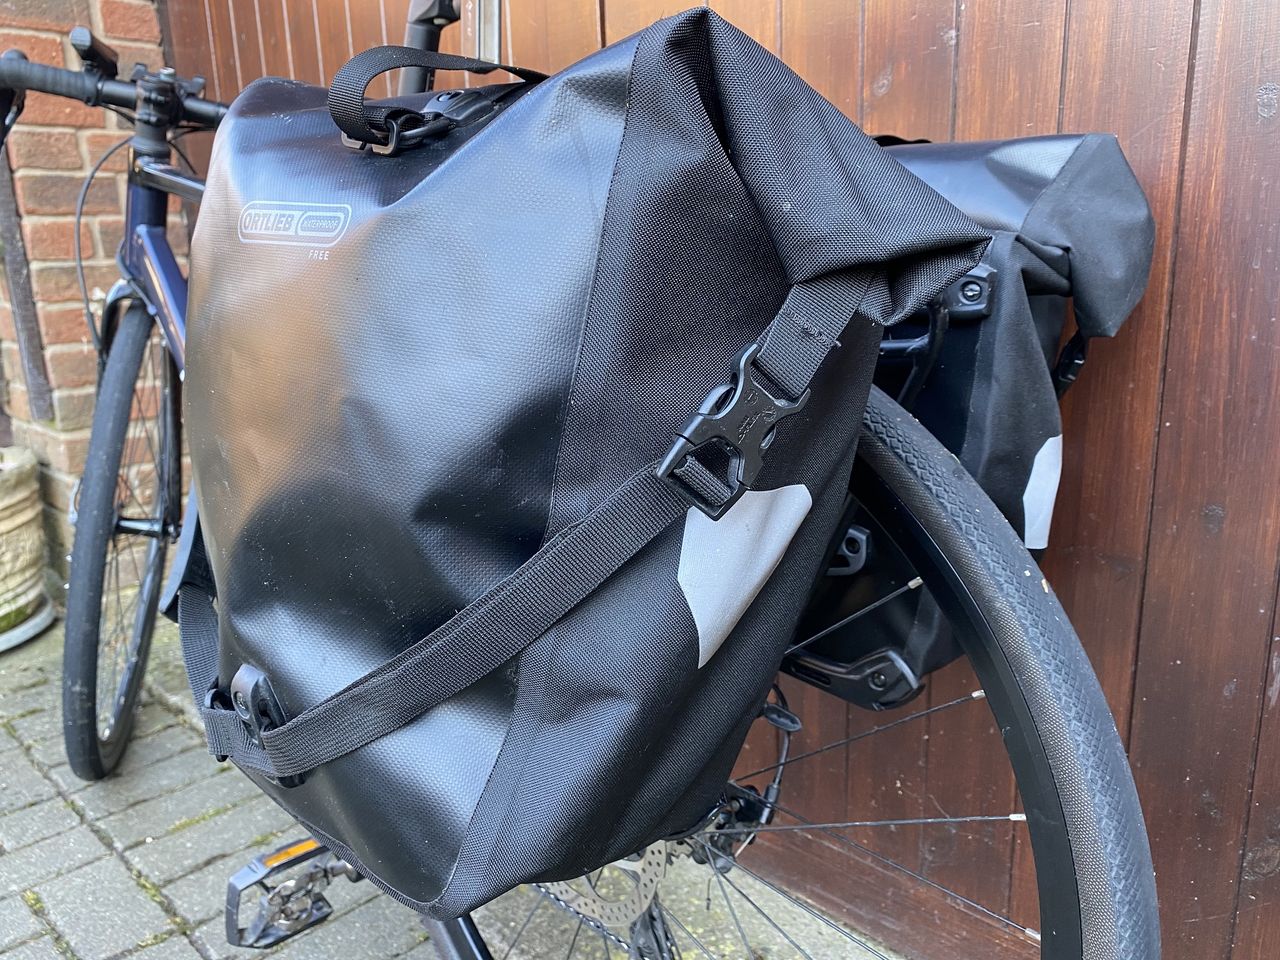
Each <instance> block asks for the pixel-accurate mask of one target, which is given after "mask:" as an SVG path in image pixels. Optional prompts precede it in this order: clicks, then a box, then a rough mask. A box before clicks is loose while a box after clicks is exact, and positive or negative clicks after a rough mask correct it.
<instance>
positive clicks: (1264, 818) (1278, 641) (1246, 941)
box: [1231, 596, 1280, 960]
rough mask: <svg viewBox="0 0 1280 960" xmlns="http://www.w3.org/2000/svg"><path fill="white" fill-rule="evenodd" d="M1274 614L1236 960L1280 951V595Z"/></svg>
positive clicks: (1264, 958) (1268, 958)
mask: <svg viewBox="0 0 1280 960" xmlns="http://www.w3.org/2000/svg"><path fill="white" fill-rule="evenodd" d="M1274 609H1275V611H1276V612H1275V614H1274V615H1273V617H1272V621H1271V650H1270V656H1269V658H1268V659H1269V661H1270V667H1269V670H1268V674H1267V683H1266V687H1265V688H1264V692H1263V699H1262V725H1261V727H1260V736H1259V739H1258V754H1257V757H1256V758H1255V760H1254V764H1253V769H1254V771H1255V773H1254V782H1253V789H1252V790H1251V791H1250V803H1249V829H1248V831H1247V833H1246V836H1245V844H1244V857H1243V858H1242V860H1241V864H1240V890H1239V893H1238V894H1237V895H1236V924H1235V936H1234V938H1233V941H1232V944H1231V950H1232V952H1231V956H1232V957H1233V958H1234V960H1274V958H1275V956H1276V954H1277V952H1280V596H1278V597H1277V598H1276V602H1275V604H1274Z"/></svg>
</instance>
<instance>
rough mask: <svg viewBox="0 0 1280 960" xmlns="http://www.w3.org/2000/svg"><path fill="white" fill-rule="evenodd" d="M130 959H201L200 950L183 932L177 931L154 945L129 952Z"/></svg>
mask: <svg viewBox="0 0 1280 960" xmlns="http://www.w3.org/2000/svg"><path fill="white" fill-rule="evenodd" d="M129 960H200V951H198V950H197V949H196V948H195V947H193V946H192V945H191V944H190V943H189V942H187V938H186V937H184V936H183V935H182V934H180V933H175V934H174V935H173V936H172V937H170V938H169V939H168V940H165V941H164V942H162V943H157V944H156V945H155V946H154V947H147V949H145V950H140V951H138V952H137V953H131V954H129Z"/></svg>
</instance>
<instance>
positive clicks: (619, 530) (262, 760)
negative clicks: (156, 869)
mask: <svg viewBox="0 0 1280 960" xmlns="http://www.w3.org/2000/svg"><path fill="white" fill-rule="evenodd" d="M687 509H688V507H687V505H686V504H685V503H684V502H683V501H682V500H680V499H679V498H678V497H677V496H676V495H675V494H674V493H673V491H672V489H671V487H670V486H669V485H668V484H666V483H663V482H662V481H661V480H659V479H658V478H657V477H656V476H655V475H654V468H653V465H650V466H647V467H645V468H644V469H642V470H640V471H638V472H637V473H635V474H634V475H632V477H631V478H630V479H629V480H627V481H626V482H625V483H624V484H622V486H620V487H619V488H618V489H617V490H616V491H615V492H614V494H613V495H612V496H610V497H609V498H608V499H607V500H605V501H604V502H603V503H602V504H600V506H598V507H597V508H596V509H595V510H593V511H592V512H591V513H590V514H588V515H587V516H586V517H585V518H584V519H583V520H582V521H581V522H579V523H577V524H574V525H573V526H570V527H568V528H566V529H565V530H564V531H562V532H561V533H560V534H559V535H558V536H556V537H555V538H553V539H552V540H550V541H549V542H548V543H547V544H546V545H545V546H544V547H543V548H542V549H541V550H539V551H538V552H537V553H535V554H534V555H533V556H532V557H531V558H529V560H527V561H526V562H525V563H524V564H523V565H522V566H521V567H520V568H519V569H517V570H516V571H515V573H513V574H512V575H511V576H510V577H508V578H507V579H506V580H504V581H502V582H501V583H500V584H498V585H497V586H496V587H494V588H493V589H492V590H490V591H489V592H488V593H487V594H485V595H484V596H482V597H480V598H479V599H477V600H475V601H473V602H472V603H471V604H469V605H468V606H467V607H465V608H464V609H463V610H462V611H461V612H460V613H458V614H457V615H456V616H455V617H453V618H452V619H451V620H449V621H448V622H447V623H445V624H444V625H443V626H441V627H439V628H438V629H437V630H435V631H434V632H432V633H431V634H429V635H428V636H427V637H425V638H423V639H422V640H419V641H418V642H417V643H415V644H414V645H413V646H411V647H409V648H408V649H406V650H405V651H404V652H403V653H401V654H400V655H399V656H397V657H395V658H394V659H392V660H389V661H387V662H386V663H385V664H383V665H382V666H381V667H379V668H377V669H376V670H374V671H373V672H371V673H369V674H367V675H366V676H364V677H362V678H361V679H360V680H358V681H356V682H355V683H353V684H351V685H350V686H348V687H346V688H345V689H343V690H341V691H339V692H338V693H336V694H334V695H333V696H331V697H329V698H328V699H327V700H324V701H322V702H321V703H319V704H317V705H316V706H314V707H312V708H311V709H309V710H307V711H304V712H303V713H301V714H299V715H298V716H297V717H295V718H293V719H292V720H290V721H289V722H288V723H286V724H284V726H282V727H279V728H278V729H275V730H269V731H266V732H264V733H263V734H262V737H261V739H262V745H261V747H259V746H258V745H257V744H256V743H254V742H253V740H252V738H251V737H249V735H248V733H247V730H246V727H245V725H244V723H242V722H241V720H240V719H239V717H238V716H237V714H236V713H235V712H234V711H232V710H223V709H217V708H214V709H210V708H205V709H204V710H203V719H204V722H205V730H206V732H207V735H208V739H209V749H210V752H212V753H215V754H218V755H220V756H229V757H231V758H233V759H234V760H235V761H236V762H237V763H238V764H241V765H248V766H251V767H254V768H256V769H258V770H261V771H263V772H266V773H269V774H270V775H272V776H275V777H285V776H291V775H294V774H298V773H305V772H306V771H308V770H312V769H314V768H315V767H317V766H319V765H320V764H322V763H326V762H328V761H330V760H333V759H335V758H337V757H341V756H343V755H344V754H347V753H350V752H351V751H352V750H356V749H358V748H359V747H362V746H364V745H365V744H367V743H370V742H372V741H374V740H376V739H378V738H379V737H381V736H384V735H385V734H388V733H390V732H391V731H393V730H397V729H399V728H400V727H402V726H404V725H405V724H406V723H409V722H410V721H411V720H413V719H414V718H416V717H418V716H421V715H422V714H423V713H424V712H426V711H427V710H429V709H431V708H432V707H433V706H435V705H437V704H439V703H441V702H443V701H444V700H447V699H448V698H449V697H451V696H453V695H454V694H456V693H458V692H459V691H461V690H464V689H466V688H467V687H469V686H471V685H473V684H474V683H476V682H477V681H479V680H481V679H482V678H483V677H485V676H486V675H487V674H489V673H490V672H492V671H493V670H494V669H495V668H497V667H498V666H500V665H501V664H503V663H505V662H506V661H508V660H510V659H511V658H512V657H513V656H515V655H516V654H517V653H519V652H520V651H521V650H523V649H524V648H525V647H527V646H528V645H529V644H530V643H532V642H533V641H534V640H536V639H537V638H538V637H540V636H542V635H543V634H544V633H546V632H547V631H548V630H550V629H551V627H553V626H554V625H555V624H556V622H557V621H558V620H560V619H561V618H562V617H563V616H564V615H565V614H566V613H568V612H569V611H570V610H572V609H573V608H574V607H576V606H577V605H578V604H579V603H581V602H582V601H583V600H584V599H585V598H586V597H588V596H589V595H590V594H591V593H592V592H593V591H595V590H596V589H597V588H598V587H599V586H600V585H601V584H602V583H604V581H605V580H607V579H608V578H609V577H610V576H611V575H612V574H613V573H614V572H615V571H617V570H618V569H619V568H620V567H621V566H622V565H623V564H625V563H626V562H627V561H628V560H630V559H631V557H633V556H634V555H635V554H636V553H637V552H638V551H639V550H640V549H642V548H643V547H644V546H645V545H646V544H647V543H649V542H650V541H651V540H653V538H654V537H656V536H657V535H658V534H659V533H661V532H662V531H663V530H665V529H666V528H667V527H669V526H670V525H671V524H672V523H673V522H674V521H675V520H676V519H677V518H679V517H682V516H684V514H685V512H686V510H687ZM200 626H201V628H202V629H205V630H207V629H208V627H207V626H206V625H204V624H201V625H200ZM215 642H216V641H215Z"/></svg>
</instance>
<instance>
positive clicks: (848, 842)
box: [773, 803, 1031, 934]
mask: <svg viewBox="0 0 1280 960" xmlns="http://www.w3.org/2000/svg"><path fill="white" fill-rule="evenodd" d="M773 808H774V809H775V810H777V811H778V812H779V813H784V814H786V815H787V816H788V817H791V818H793V819H795V820H799V821H800V822H801V823H809V821H808V820H806V819H805V818H804V817H802V816H800V814H798V813H795V812H793V811H791V810H788V809H787V808H786V807H784V806H782V805H781V804H779V803H775V804H774V805H773ZM822 832H823V833H825V834H826V835H827V836H829V837H831V838H832V839H833V840H836V841H839V842H840V843H842V844H844V845H845V846H847V847H852V848H854V849H855V850H858V851H860V852H862V853H865V854H866V855H867V856H869V857H871V858H872V859H874V860H878V861H880V862H881V863H883V864H884V865H885V866H888V867H893V869H895V870H900V871H901V872H903V873H905V874H906V875H907V876H909V877H911V878H912V879H914V880H918V881H920V882H921V883H923V884H925V886H929V887H932V888H933V889H935V890H937V891H938V892H940V893H944V894H946V895H947V896H949V897H951V898H952V899H954V900H959V901H960V902H961V903H963V904H966V905H967V906H970V907H972V908H973V909H975V910H977V911H979V912H980V913H983V914H986V915H987V916H989V917H991V918H992V919H993V920H999V921H1000V922H1001V923H1003V924H1007V925H1008V926H1010V927H1013V928H1014V929H1015V930H1018V931H1020V932H1022V933H1026V934H1030V933H1031V931H1029V930H1028V929H1027V928H1026V927H1024V926H1023V925H1022V924H1020V923H1018V922H1017V921H1016V920H1011V919H1009V918H1008V917H1006V916H1004V915H1002V914H999V913H996V911H994V910H992V909H991V908H990V907H984V906H983V905H982V904H980V903H977V902H976V901H974V900H970V899H969V898H968V897H966V896H965V895H964V894H962V893H956V891H954V890H952V889H950V888H949V887H944V886H943V885H942V884H940V883H938V882H937V881H936V880H930V879H929V878H928V877H926V876H924V875H923V874H921V873H917V872H916V871H914V870H912V869H911V868H909V867H904V866H903V865H902V864H900V863H898V862H897V861H896V860H891V859H889V858H888V857H886V856H884V855H883V854H881V853H876V851H874V850H872V849H871V848H870V847H867V846H864V845H863V844H861V843H858V841H856V840H852V839H850V838H849V837H846V836H845V835H844V834H842V833H836V832H835V831H834V830H823V831H822Z"/></svg>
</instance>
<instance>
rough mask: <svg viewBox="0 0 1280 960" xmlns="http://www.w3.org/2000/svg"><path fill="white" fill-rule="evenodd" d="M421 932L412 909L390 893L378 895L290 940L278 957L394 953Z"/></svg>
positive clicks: (308, 959) (327, 959) (331, 958)
mask: <svg viewBox="0 0 1280 960" xmlns="http://www.w3.org/2000/svg"><path fill="white" fill-rule="evenodd" d="M424 932H425V931H424V930H423V929H422V922H421V921H420V920H419V919H418V917H417V915H416V914H415V913H414V912H413V911H412V910H410V909H409V908H408V907H405V906H403V905H402V904H400V903H397V902H396V901H395V900H392V899H391V898H390V897H378V898H377V899H375V900H371V901H370V902H369V903H366V904H364V905H362V906H360V907H357V908H356V909H355V910H353V911H351V912H350V913H347V914H343V915H342V916H338V917H333V918H331V919H329V920H327V921H326V922H324V923H322V924H321V925H320V926H318V927H316V928H314V929H313V930H311V931H309V932H308V933H307V934H306V935H305V936H302V937H298V938H297V939H296V940H291V941H289V942H288V943H286V944H285V945H284V947H283V949H282V950H281V951H280V954H279V957H280V960H348V958H350V957H370V958H372V957H396V956H399V955H401V954H403V953H407V952H408V951H409V950H412V949H413V948H414V947H415V946H417V945H418V943H419V942H421V940H422V936H423V934H424Z"/></svg>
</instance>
